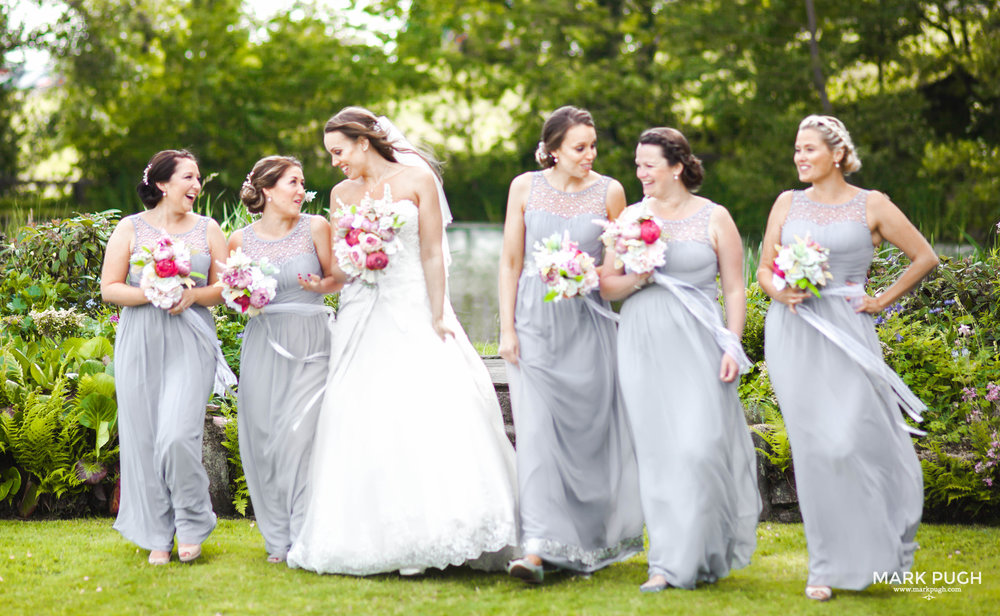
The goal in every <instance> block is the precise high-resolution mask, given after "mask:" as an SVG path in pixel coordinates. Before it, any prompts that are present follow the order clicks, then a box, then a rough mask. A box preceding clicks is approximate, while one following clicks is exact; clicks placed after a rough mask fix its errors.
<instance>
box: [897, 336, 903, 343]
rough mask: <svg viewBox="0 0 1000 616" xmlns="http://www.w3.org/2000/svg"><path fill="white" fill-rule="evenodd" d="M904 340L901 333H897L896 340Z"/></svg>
mask: <svg viewBox="0 0 1000 616" xmlns="http://www.w3.org/2000/svg"><path fill="white" fill-rule="evenodd" d="M902 341H903V337H902V336H900V335H899V334H896V342H902Z"/></svg>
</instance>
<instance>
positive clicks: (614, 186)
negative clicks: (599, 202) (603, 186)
mask: <svg viewBox="0 0 1000 616" xmlns="http://www.w3.org/2000/svg"><path fill="white" fill-rule="evenodd" d="M619 196H620V197H621V198H622V199H624V198H625V188H624V187H623V186H622V183H621V182H619V181H618V180H616V179H615V178H613V177H609V178H608V198H609V199H611V198H617V197H619Z"/></svg>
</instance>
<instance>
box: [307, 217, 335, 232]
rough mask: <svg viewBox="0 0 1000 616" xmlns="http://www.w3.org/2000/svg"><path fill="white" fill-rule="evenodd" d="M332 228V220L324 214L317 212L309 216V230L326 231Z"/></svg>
mask: <svg viewBox="0 0 1000 616" xmlns="http://www.w3.org/2000/svg"><path fill="white" fill-rule="evenodd" d="M329 228H330V222H329V221H328V220H327V219H326V218H324V217H323V216H319V215H317V214H311V215H310V216H309V230H310V231H325V230H328V229H329Z"/></svg>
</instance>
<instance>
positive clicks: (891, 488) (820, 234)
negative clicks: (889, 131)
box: [764, 190, 923, 590]
mask: <svg viewBox="0 0 1000 616" xmlns="http://www.w3.org/2000/svg"><path fill="white" fill-rule="evenodd" d="M867 197H868V192H867V191H863V190H862V191H859V192H858V194H857V195H855V196H854V197H853V198H852V199H851V200H850V201H848V202H847V203H843V204H840V205H825V204H821V203H816V202H814V201H812V200H810V199H809V198H808V197H806V195H805V193H804V192H803V191H795V192H794V193H793V196H792V204H791V207H790V209H789V212H788V215H787V217H786V218H785V222H784V224H783V226H782V229H781V242H782V244H788V243H792V242H794V241H795V239H796V237H799V238H805V236H806V235H807V234H808V235H809V236H810V237H811V238H812V239H814V240H816V241H817V242H818V243H819V244H820V245H821V246H823V247H825V248H828V249H829V250H830V256H829V264H830V272H831V273H832V274H833V279H832V280H830V281H828V282H827V284H826V286H825V287H823V288H822V289H821V293H822V297H820V298H816V297H812V296H810V297H809V298H808V299H806V300H805V301H804V302H803V303H802V304H801V305H800V307H799V312H800V313H802V312H803V310H805V311H810V312H811V313H812V314H814V315H816V316H818V317H821V318H822V319H824V320H825V322H827V323H828V324H830V325H831V326H832V328H827V329H828V330H831V331H833V335H834V338H839V339H841V343H842V344H848V345H850V344H853V345H857V346H859V347H861V350H862V351H863V352H866V353H868V354H870V356H873V357H875V358H877V361H878V362H881V357H882V351H881V348H880V345H879V341H878V337H877V336H876V334H875V326H874V320H873V317H872V316H871V315H870V314H865V313H857V312H855V310H854V308H853V307H852V306H851V302H850V301H849V298H847V297H845V296H844V295H842V294H838V292H843V291H844V290H845V285H848V286H849V285H859V286H858V287H857V288H858V289H863V288H864V286H863V285H864V284H865V281H866V274H867V271H868V267H869V265H870V263H871V260H872V255H873V251H874V249H873V247H872V239H871V231H870V229H869V228H868V223H867V215H866V203H867ZM764 332H765V345H764V350H765V356H766V359H767V366H768V372H769V374H770V376H771V383H772V385H773V386H774V392H775V394H776V395H777V398H778V403H779V405H780V406H781V412H782V415H783V417H784V419H785V424H786V426H787V430H788V438H789V442H790V443H791V447H792V462H793V466H794V469H795V482H796V487H797V490H798V496H799V507H800V509H801V511H802V521H803V525H804V527H805V534H806V542H807V544H808V548H809V581H808V584H810V585H817V586H831V587H836V588H845V589H851V590H859V589H862V588H865V587H866V586H868V585H869V584H871V583H872V582H873V577H874V575H875V574H877V573H884V572H887V573H890V574H891V573H893V572H905V571H908V570H909V568H910V566H911V564H912V562H913V552H914V550H915V549H916V547H917V545H916V543H915V541H914V537H915V535H916V532H917V527H918V525H919V523H920V516H921V511H922V508H923V475H922V473H921V468H920V462H919V461H918V460H917V455H916V453H915V451H914V447H913V442H912V440H911V439H910V434H909V432H908V431H907V428H906V427H905V425H904V423H903V420H902V415H901V413H900V407H901V406H903V407H904V408H905V404H903V402H901V397H900V392H899V391H898V390H899V387H897V388H896V390H894V389H893V388H892V387H889V386H888V385H886V382H885V379H880V378H877V377H873V373H872V371H871V370H869V369H866V368H865V366H863V365H862V364H861V363H859V362H858V361H855V359H853V358H852V357H851V356H850V355H849V354H847V353H846V352H845V351H844V348H843V346H842V344H837V340H835V339H834V338H831V337H830V336H829V335H826V334H824V333H823V332H821V331H820V330H819V329H817V328H816V327H814V326H813V325H811V324H810V323H809V322H807V321H806V319H804V318H803V316H802V314H799V315H796V314H792V313H791V312H790V311H789V309H788V307H787V306H785V305H784V304H781V303H778V302H772V303H771V307H770V309H769V310H768V313H767V319H766V323H765V330H764ZM892 376H894V375H892ZM902 388H903V389H905V385H904V386H902ZM905 393H906V394H909V396H912V394H910V393H909V391H908V390H906V392H905Z"/></svg>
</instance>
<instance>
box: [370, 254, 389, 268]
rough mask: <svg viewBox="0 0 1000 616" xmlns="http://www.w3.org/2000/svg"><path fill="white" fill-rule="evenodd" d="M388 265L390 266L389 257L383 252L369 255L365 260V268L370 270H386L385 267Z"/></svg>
mask: <svg viewBox="0 0 1000 616" xmlns="http://www.w3.org/2000/svg"><path fill="white" fill-rule="evenodd" d="M387 265H389V257H388V256H387V255H386V254H385V253H384V252H382V251H381V250H379V251H378V252H373V253H371V254H370V255H368V258H367V259H365V267H367V268H368V269H370V270H381V269H385V266H387Z"/></svg>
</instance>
